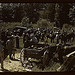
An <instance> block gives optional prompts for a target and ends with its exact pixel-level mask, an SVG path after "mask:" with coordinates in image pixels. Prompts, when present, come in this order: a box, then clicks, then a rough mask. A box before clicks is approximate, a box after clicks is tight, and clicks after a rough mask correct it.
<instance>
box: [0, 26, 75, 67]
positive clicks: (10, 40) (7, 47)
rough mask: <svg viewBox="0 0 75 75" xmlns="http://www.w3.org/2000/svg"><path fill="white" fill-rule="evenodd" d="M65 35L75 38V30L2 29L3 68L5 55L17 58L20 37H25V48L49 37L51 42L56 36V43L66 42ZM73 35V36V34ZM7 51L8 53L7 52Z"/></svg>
mask: <svg viewBox="0 0 75 75" xmlns="http://www.w3.org/2000/svg"><path fill="white" fill-rule="evenodd" d="M21 31H22V32H21ZM20 32H21V33H20ZM65 35H66V37H73V39H74V35H75V33H74V30H73V29H72V32H71V33H70V34H67V32H66V31H64V30H63V31H62V33H61V31H60V30H58V31H57V32H56V31H55V30H52V29H49V28H32V27H31V28H27V29H25V30H22V29H15V30H13V29H7V30H2V29H1V30H0V57H1V62H2V63H1V64H2V66H1V67H2V68H3V59H4V56H5V55H9V58H10V59H14V58H15V50H16V48H19V47H20V46H19V38H21V37H22V38H23V45H24V48H28V47H29V48H30V47H31V46H32V45H34V46H35V45H36V44H37V43H38V42H40V41H42V42H48V39H51V43H53V42H54V39H55V38H56V44H58V43H59V40H60V39H61V42H63V41H64V43H65V38H66V37H65ZM72 35H73V36H72ZM15 40H16V48H15ZM6 53H7V54H6Z"/></svg>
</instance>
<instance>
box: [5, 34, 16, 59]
mask: <svg viewBox="0 0 75 75" xmlns="http://www.w3.org/2000/svg"><path fill="white" fill-rule="evenodd" d="M6 49H7V50H8V54H9V58H10V59H12V55H13V59H14V58H15V49H14V36H13V35H12V36H11V37H10V39H8V40H7V42H6Z"/></svg>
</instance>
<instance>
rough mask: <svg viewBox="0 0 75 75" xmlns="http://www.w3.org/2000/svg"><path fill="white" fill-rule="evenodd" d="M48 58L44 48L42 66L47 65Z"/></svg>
mask: <svg viewBox="0 0 75 75" xmlns="http://www.w3.org/2000/svg"><path fill="white" fill-rule="evenodd" d="M48 59H49V55H48V51H47V50H46V51H45V52H44V54H43V67H44V66H45V65H47V63H48Z"/></svg>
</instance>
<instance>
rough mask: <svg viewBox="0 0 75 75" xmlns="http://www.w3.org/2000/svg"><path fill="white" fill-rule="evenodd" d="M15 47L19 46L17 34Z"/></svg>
mask: <svg viewBox="0 0 75 75" xmlns="http://www.w3.org/2000/svg"><path fill="white" fill-rule="evenodd" d="M16 48H19V35H18V34H17V35H16Z"/></svg>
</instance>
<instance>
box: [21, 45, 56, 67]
mask: <svg viewBox="0 0 75 75" xmlns="http://www.w3.org/2000/svg"><path fill="white" fill-rule="evenodd" d="M55 50H56V46H51V45H48V44H38V45H37V48H23V49H22V50H21V54H20V60H21V63H22V64H23V62H24V60H25V58H35V59H40V60H41V62H42V65H43V66H45V65H47V64H48V62H49V60H50V56H52V54H53V53H54V52H55Z"/></svg>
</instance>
